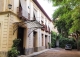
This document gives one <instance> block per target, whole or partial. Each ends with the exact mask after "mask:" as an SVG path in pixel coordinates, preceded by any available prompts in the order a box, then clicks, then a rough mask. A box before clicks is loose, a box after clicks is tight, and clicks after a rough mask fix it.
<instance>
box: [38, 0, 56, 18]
mask: <svg viewBox="0 0 80 57" xmlns="http://www.w3.org/2000/svg"><path fill="white" fill-rule="evenodd" d="M37 1H38V2H39V3H40V5H41V6H42V8H43V9H44V10H45V12H46V13H47V14H48V16H49V17H50V18H51V19H52V14H53V13H54V11H55V10H56V7H53V6H52V3H51V2H48V1H47V0H37Z"/></svg>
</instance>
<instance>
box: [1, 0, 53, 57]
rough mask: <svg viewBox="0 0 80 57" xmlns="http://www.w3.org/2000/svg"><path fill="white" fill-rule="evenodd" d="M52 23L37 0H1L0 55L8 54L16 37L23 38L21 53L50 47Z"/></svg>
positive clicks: (20, 47)
mask: <svg viewBox="0 0 80 57" xmlns="http://www.w3.org/2000/svg"><path fill="white" fill-rule="evenodd" d="M31 22H32V23H31ZM28 23H29V24H28ZM36 24H39V25H41V26H42V28H41V27H40V28H39V27H36V26H37V25H36ZM51 24H52V21H51V19H50V18H49V16H48V15H47V14H46V12H45V11H44V10H43V8H42V7H41V6H40V4H39V3H38V1H37V0H0V56H1V57H2V56H3V57H6V56H7V51H8V50H10V49H11V47H12V45H13V40H14V39H21V42H20V45H19V50H20V53H21V54H22V53H25V54H26V55H29V54H31V53H33V52H38V51H41V50H44V49H47V48H49V45H48V44H49V43H51V30H52V27H51ZM22 50H24V51H22ZM4 54H5V55H4Z"/></svg>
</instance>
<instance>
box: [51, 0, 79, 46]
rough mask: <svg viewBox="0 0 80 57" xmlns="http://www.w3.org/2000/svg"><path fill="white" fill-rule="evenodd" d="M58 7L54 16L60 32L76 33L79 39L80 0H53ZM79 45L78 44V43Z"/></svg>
mask: <svg viewBox="0 0 80 57" xmlns="http://www.w3.org/2000/svg"><path fill="white" fill-rule="evenodd" d="M51 1H52V2H53V5H54V6H58V9H57V10H56V11H55V12H54V14H53V18H54V20H56V19H57V18H58V20H56V21H55V26H56V27H57V28H58V31H59V33H63V32H64V34H63V35H65V34H66V33H67V34H66V36H68V35H69V34H71V33H74V36H75V38H76V39H77V41H78V39H79V34H80V0H74V1H73V0H51ZM77 46H78V45H77Z"/></svg>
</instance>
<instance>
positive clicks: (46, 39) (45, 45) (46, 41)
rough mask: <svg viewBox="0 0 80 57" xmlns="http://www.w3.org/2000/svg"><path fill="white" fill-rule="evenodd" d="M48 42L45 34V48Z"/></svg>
mask: <svg viewBox="0 0 80 57" xmlns="http://www.w3.org/2000/svg"><path fill="white" fill-rule="evenodd" d="M47 46H48V42H47V35H45V48H46V49H47Z"/></svg>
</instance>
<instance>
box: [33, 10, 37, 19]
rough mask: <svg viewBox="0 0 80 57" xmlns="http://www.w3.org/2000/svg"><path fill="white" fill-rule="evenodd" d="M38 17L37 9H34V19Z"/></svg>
mask: <svg viewBox="0 0 80 57" xmlns="http://www.w3.org/2000/svg"><path fill="white" fill-rule="evenodd" d="M36 17H37V10H36V9H34V10H33V20H36Z"/></svg>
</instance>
